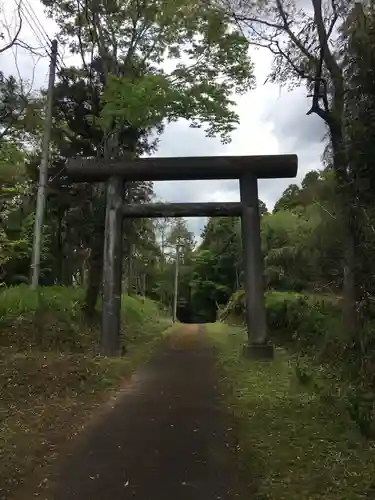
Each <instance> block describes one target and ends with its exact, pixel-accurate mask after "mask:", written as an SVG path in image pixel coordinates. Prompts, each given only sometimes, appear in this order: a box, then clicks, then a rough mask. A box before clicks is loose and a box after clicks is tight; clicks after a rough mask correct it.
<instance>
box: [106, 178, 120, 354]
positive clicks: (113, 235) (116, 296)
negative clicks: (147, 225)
mask: <svg viewBox="0 0 375 500" xmlns="http://www.w3.org/2000/svg"><path fill="white" fill-rule="evenodd" d="M123 193H124V185H123V180H122V179H120V178H119V177H110V178H109V180H108V184H107V208H106V220H105V234H104V261H103V307H102V331H101V354H102V355H103V356H119V355H120V329H121V281H122V221H123V216H122V204H123Z"/></svg>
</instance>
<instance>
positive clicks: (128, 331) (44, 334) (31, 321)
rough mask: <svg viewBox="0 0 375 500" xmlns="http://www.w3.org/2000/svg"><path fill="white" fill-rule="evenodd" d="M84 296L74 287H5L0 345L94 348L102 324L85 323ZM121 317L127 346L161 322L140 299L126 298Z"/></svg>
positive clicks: (1, 298) (151, 304)
mask: <svg viewBox="0 0 375 500" xmlns="http://www.w3.org/2000/svg"><path fill="white" fill-rule="evenodd" d="M83 298H84V293H83V290H81V289H79V288H73V287H64V286H52V287H43V288H40V289H39V290H38V291H34V290H31V289H30V288H29V287H28V286H25V285H20V286H15V287H10V288H5V289H3V290H2V291H1V292H0V346H2V347H8V348H9V347H10V348H13V349H16V350H28V349H33V348H38V349H41V350H45V351H48V350H60V351H64V352H84V351H88V350H91V351H92V350H96V349H97V344H98V340H99V322H98V321H95V322H93V323H91V324H90V325H88V324H87V321H86V319H85V316H84V314H83V312H82V305H83ZM99 307H100V304H99ZM121 314H122V339H123V342H124V343H126V344H129V343H131V342H133V341H134V340H135V339H136V337H137V336H138V335H139V334H140V333H142V334H147V335H153V333H154V331H155V328H157V329H159V330H160V321H162V320H163V318H162V316H161V313H160V311H159V309H158V305H157V304H156V303H155V302H153V301H151V300H149V299H145V298H142V297H128V296H124V297H123V299H122V307H121ZM145 325H147V328H145ZM154 325H155V328H154Z"/></svg>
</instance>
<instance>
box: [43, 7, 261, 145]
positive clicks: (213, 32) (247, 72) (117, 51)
mask: <svg viewBox="0 0 375 500" xmlns="http://www.w3.org/2000/svg"><path fill="white" fill-rule="evenodd" d="M43 3H44V4H45V5H46V6H47V8H48V10H49V13H50V14H51V16H52V17H54V19H55V20H56V21H57V23H58V24H59V26H60V28H61V32H62V33H63V34H64V35H65V36H66V37H67V43H69V44H70V48H71V49H72V50H73V51H74V52H77V53H80V55H81V56H82V57H84V56H85V55H86V56H88V55H89V54H92V53H93V52H94V50H95V49H97V50H98V52H99V55H100V59H99V60H98V61H97V62H98V64H99V65H100V67H101V72H102V75H103V78H102V81H104V92H103V93H102V95H101V104H102V106H103V107H102V110H101V113H100V120H96V123H97V124H98V125H100V126H101V127H102V128H103V129H104V130H105V131H107V132H108V131H110V130H116V131H118V132H120V131H121V130H122V129H123V128H124V127H125V128H129V127H130V128H133V129H135V130H139V129H140V128H146V129H147V128H152V127H156V129H160V127H162V124H163V122H169V121H174V120H177V119H178V118H185V119H187V120H189V121H190V122H191V124H192V126H194V127H200V126H201V125H202V124H205V125H206V127H207V129H206V130H207V134H208V136H214V135H219V136H221V138H222V140H223V141H228V140H229V134H230V132H231V131H232V130H233V128H234V127H235V126H236V125H237V123H238V116H237V114H236V113H235V111H234V110H233V105H234V101H233V99H232V98H231V95H232V94H233V93H234V92H245V91H246V90H248V89H250V88H252V86H253V83H254V81H253V68H252V65H251V62H250V60H249V58H248V43H247V41H246V39H245V37H243V36H242V34H241V33H240V31H239V30H235V29H234V28H233V27H231V26H230V22H229V19H228V18H227V16H225V15H224V14H223V13H222V12H221V10H220V9H216V8H214V7H210V6H207V5H203V4H202V3H201V2H199V1H197V0H190V1H189V2H188V5H186V3H185V2H181V1H177V2H176V1H175V0H173V1H172V0H163V1H159V0H153V1H151V2H145V3H143V4H142V5H140V4H139V2H136V1H135V0H134V1H133V0H131V1H130V2H122V1H120V2H118V3H117V4H116V5H115V4H114V3H111V4H105V5H104V4H103V5H102V6H101V8H100V9H98V6H97V4H96V2H94V1H91V0H90V1H88V2H87V3H86V6H85V9H86V15H85V16H83V15H82V12H81V5H80V3H79V2H78V1H76V0H69V1H68V2H63V3H61V2H56V1H55V0H44V2H43ZM88 12H89V13H90V15H88ZM92 33H95V34H96V36H94V37H93V36H91V34H92ZM171 58H172V61H171ZM167 62H169V63H170V62H172V68H171V69H170V70H167V69H165V66H166V63H167ZM173 63H174V64H173ZM163 66H164V67H163ZM168 66H171V64H169V65H168ZM86 73H87V71H86Z"/></svg>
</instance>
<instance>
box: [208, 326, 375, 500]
mask: <svg viewBox="0 0 375 500" xmlns="http://www.w3.org/2000/svg"><path fill="white" fill-rule="evenodd" d="M207 330H208V332H209V335H210V337H211V338H212V339H213V341H214V343H215V344H216V346H217V348H218V352H219V357H220V361H221V363H222V365H223V368H224V370H223V372H224V373H225V376H223V380H222V383H223V386H224V387H225V389H226V390H225V391H224V392H226V393H227V394H229V396H228V400H227V406H228V408H230V409H231V411H233V413H234V420H235V422H236V433H237V440H238V452H237V459H238V469H239V473H240V478H241V482H242V484H243V485H245V486H246V491H247V496H246V495H245V496H244V497H243V498H251V499H252V500H266V499H267V500H318V499H319V500H323V499H325V500H343V499H345V500H359V499H367V498H368V499H370V498H374V497H375V485H374V477H375V450H374V447H373V444H372V443H371V441H368V440H366V439H365V438H363V437H362V435H361V433H360V432H359V430H358V428H357V427H356V425H355V423H354V422H353V420H352V419H351V418H350V415H349V414H348V412H347V408H346V402H347V401H346V399H345V398H342V397H341V396H342V395H340V394H339V393H337V392H335V391H334V390H332V391H329V390H328V387H327V381H325V382H326V383H325V388H326V390H325V391H321V390H319V389H320V388H319V387H316V386H315V385H314V384H313V383H311V382H312V381H313V380H315V382H316V383H318V382H317V380H318V379H314V378H312V377H311V374H310V373H308V372H307V373H305V375H303V376H302V379H303V381H302V380H301V379H300V378H299V376H298V375H297V373H296V362H295V360H294V359H293V358H291V356H290V355H289V354H287V353H286V352H285V351H284V350H283V349H281V348H277V350H276V357H275V360H274V361H273V362H255V361H249V360H246V359H245V358H243V357H242V355H241V352H242V346H243V344H244V342H245V341H246V338H245V334H244V331H243V329H241V328H238V327H228V326H226V325H223V324H220V323H218V324H215V325H210V326H209V327H208V328H207ZM300 369H301V370H302V371H303V369H304V368H302V367H300ZM318 385H319V384H318Z"/></svg>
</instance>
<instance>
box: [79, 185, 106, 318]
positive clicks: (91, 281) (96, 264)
mask: <svg viewBox="0 0 375 500" xmlns="http://www.w3.org/2000/svg"><path fill="white" fill-rule="evenodd" d="M105 191H106V185H105V183H101V184H99V185H97V186H96V187H95V188H93V192H92V197H93V203H95V202H97V201H98V199H100V198H101V197H103V198H105ZM104 206H105V203H103V207H104ZM91 211H92V214H91V215H92V221H93V223H94V228H95V229H94V234H93V235H92V239H91V241H90V247H91V251H90V254H89V257H88V259H87V261H86V262H87V268H88V269H87V288H86V296H85V303H84V310H85V312H86V313H87V315H88V316H89V317H90V316H92V315H94V314H95V307H96V303H97V301H98V297H99V293H100V292H101V289H102V284H103V256H104V227H105V211H104V209H103V212H100V213H96V214H95V213H94V210H93V207H91ZM98 218H99V219H98Z"/></svg>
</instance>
